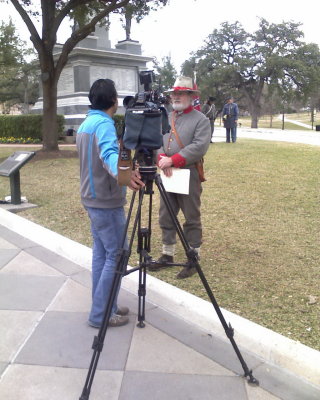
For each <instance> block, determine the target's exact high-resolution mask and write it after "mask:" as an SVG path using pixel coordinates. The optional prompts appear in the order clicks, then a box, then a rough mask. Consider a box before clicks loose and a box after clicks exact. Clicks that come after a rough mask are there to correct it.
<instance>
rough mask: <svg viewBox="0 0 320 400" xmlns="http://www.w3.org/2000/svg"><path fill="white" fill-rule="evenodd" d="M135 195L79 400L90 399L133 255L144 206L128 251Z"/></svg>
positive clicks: (139, 211) (137, 219)
mask: <svg viewBox="0 0 320 400" xmlns="http://www.w3.org/2000/svg"><path fill="white" fill-rule="evenodd" d="M135 195H136V193H134V194H133V196H132V199H131V204H130V207H129V212H128V217H127V221H126V225H125V232H124V235H123V240H122V248H121V249H120V250H119V255H118V260H117V266H116V270H115V274H114V278H113V281H112V287H111V291H110V295H109V298H108V301H107V303H106V307H105V311H104V315H103V319H102V323H101V327H100V329H99V332H98V335H97V336H95V337H94V340H93V344H92V349H93V350H94V351H93V355H92V358H91V362H90V366H89V370H88V374H87V377H86V381H85V384H84V387H83V390H82V394H81V396H80V398H79V400H88V399H89V396H90V392H91V387H92V383H93V379H94V376H95V372H96V369H97V365H98V361H99V358H100V354H101V352H102V349H103V344H104V340H105V336H106V333H107V328H108V323H109V319H110V316H111V312H112V305H113V303H114V300H115V298H116V296H117V292H118V287H119V285H120V283H121V278H122V276H123V275H124V274H125V272H126V269H127V265H128V261H129V258H130V254H131V249H132V244H133V240H134V235H135V233H136V229H137V225H138V221H139V218H140V213H141V204H142V199H140V201H139V206H138V211H137V214H136V217H135V221H134V226H133V229H132V234H131V238H130V241H129V248H128V250H127V249H125V248H124V247H125V243H126V236H127V232H128V226H129V222H130V219H131V215H132V210H133V205H134V201H135ZM142 197H143V196H142Z"/></svg>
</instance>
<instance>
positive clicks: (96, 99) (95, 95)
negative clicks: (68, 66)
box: [88, 79, 118, 110]
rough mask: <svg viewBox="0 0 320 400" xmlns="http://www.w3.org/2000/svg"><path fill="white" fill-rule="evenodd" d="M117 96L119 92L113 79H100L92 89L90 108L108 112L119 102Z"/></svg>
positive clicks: (94, 83)
mask: <svg viewBox="0 0 320 400" xmlns="http://www.w3.org/2000/svg"><path fill="white" fill-rule="evenodd" d="M117 96H118V94H117V90H116V88H115V86H114V82H113V81H112V80H111V79H98V80H96V81H95V82H93V84H92V86H91V88H90V92H89V96H88V97H89V100H90V103H91V105H90V106H89V107H90V108H91V109H93V110H108V109H109V108H111V107H112V106H113V105H114V104H115V102H116V101H117Z"/></svg>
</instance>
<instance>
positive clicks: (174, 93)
mask: <svg viewBox="0 0 320 400" xmlns="http://www.w3.org/2000/svg"><path fill="white" fill-rule="evenodd" d="M169 92H170V93H171V99H172V107H173V112H171V114H170V115H169V123H170V125H171V131H170V132H169V133H167V134H165V135H164V136H163V148H162V149H160V150H159V152H158V160H159V161H158V166H159V168H160V169H162V170H163V172H164V174H165V175H166V176H171V175H172V167H175V168H188V169H190V182H189V195H184V194H177V193H167V194H168V198H169V201H170V203H171V206H172V208H173V211H174V212H175V214H176V215H177V214H178V212H179V210H182V212H183V215H184V217H185V223H184V224H183V230H184V233H185V236H186V239H187V241H188V242H189V244H190V246H191V247H193V248H194V249H195V250H196V251H197V253H198V254H199V252H200V245H201V243H202V226H201V214H200V204H201V202H200V196H201V192H202V187H201V180H200V176H199V173H198V170H197V168H196V163H197V162H198V161H199V160H201V159H202V157H203V156H204V155H205V153H206V152H207V150H208V147H209V144H210V139H211V129H210V123H209V119H208V118H206V117H205V116H204V115H203V114H202V113H201V112H199V111H197V110H194V109H193V107H192V103H193V96H194V95H195V94H198V93H199V91H198V90H195V89H193V84H192V79H191V78H188V77H184V76H180V77H178V78H177V80H176V82H175V84H174V87H173V88H172V89H171V90H170V91H169ZM174 127H175V129H174ZM159 223H160V227H161V229H162V243H163V245H162V255H161V256H160V258H159V259H158V260H157V261H156V263H155V264H154V265H152V266H150V267H149V269H150V271H157V270H159V269H161V268H165V267H168V263H172V262H173V256H174V252H175V243H176V229H175V226H174V223H173V221H172V218H171V217H170V214H169V212H168V210H167V207H166V206H165V204H164V202H163V200H162V198H161V201H160V211H159ZM195 272H196V269H195V268H194V267H193V268H187V267H185V268H183V269H182V270H181V271H180V272H179V273H178V275H177V278H178V279H183V278H187V277H189V276H192V275H193V274H194V273H195Z"/></svg>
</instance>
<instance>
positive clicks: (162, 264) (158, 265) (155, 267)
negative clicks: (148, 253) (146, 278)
mask: <svg viewBox="0 0 320 400" xmlns="http://www.w3.org/2000/svg"><path fill="white" fill-rule="evenodd" d="M168 263H173V256H168V254H162V255H161V257H160V258H158V260H156V261H155V262H154V264H152V265H150V266H149V271H159V269H162V268H168V267H171V265H168Z"/></svg>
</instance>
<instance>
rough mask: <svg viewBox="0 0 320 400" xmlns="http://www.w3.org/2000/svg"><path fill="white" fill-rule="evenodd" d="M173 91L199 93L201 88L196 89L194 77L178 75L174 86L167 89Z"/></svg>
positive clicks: (169, 91) (168, 91)
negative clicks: (193, 81)
mask: <svg viewBox="0 0 320 400" xmlns="http://www.w3.org/2000/svg"><path fill="white" fill-rule="evenodd" d="M173 92H188V93H193V94H198V93H200V90H199V89H194V87H193V83H192V78H189V77H188V76H178V78H177V79H176V81H175V83H174V85H173V87H172V88H171V89H169V90H167V93H173Z"/></svg>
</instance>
